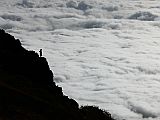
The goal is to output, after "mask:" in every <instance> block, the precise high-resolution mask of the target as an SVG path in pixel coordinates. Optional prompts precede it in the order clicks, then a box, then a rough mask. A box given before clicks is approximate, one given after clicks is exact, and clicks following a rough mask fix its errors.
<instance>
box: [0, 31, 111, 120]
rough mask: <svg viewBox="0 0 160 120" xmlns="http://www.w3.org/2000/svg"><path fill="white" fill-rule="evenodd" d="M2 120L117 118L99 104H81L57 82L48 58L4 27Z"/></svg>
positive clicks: (0, 43)
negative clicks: (27, 45)
mask: <svg viewBox="0 0 160 120" xmlns="http://www.w3.org/2000/svg"><path fill="white" fill-rule="evenodd" d="M0 120H113V119H112V118H111V115H110V114H109V113H108V112H106V111H103V110H100V109H99V108H98V107H93V106H83V107H80V108H79V105H78V103H77V102H76V101H75V100H73V99H70V98H68V97H67V96H64V95H63V93H62V89H61V88H60V87H58V86H56V85H55V82H54V81H53V73H52V71H51V70H50V68H49V66H48V62H47V60H46V58H44V57H40V56H39V55H38V54H37V53H36V52H34V51H28V50H26V49H24V48H23V47H22V46H21V43H20V41H19V40H18V39H15V38H14V37H13V36H11V35H10V34H8V33H5V31H4V30H0Z"/></svg>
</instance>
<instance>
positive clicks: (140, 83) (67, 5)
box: [0, 0, 160, 120]
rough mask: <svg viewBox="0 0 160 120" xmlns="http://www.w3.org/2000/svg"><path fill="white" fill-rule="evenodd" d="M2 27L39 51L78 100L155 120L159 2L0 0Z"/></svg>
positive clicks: (120, 116)
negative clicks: (41, 50)
mask: <svg viewBox="0 0 160 120" xmlns="http://www.w3.org/2000/svg"><path fill="white" fill-rule="evenodd" d="M0 28H1V29H5V30H6V31H7V32H8V33H10V34H12V35H14V36H15V37H16V38H17V39H20V40H21V42H22V45H23V46H24V47H25V48H27V49H29V50H35V51H36V52H39V50H40V49H43V56H45V57H46V58H47V60H48V62H49V66H50V68H51V69H52V70H53V72H54V80H55V82H56V84H57V85H59V86H61V87H62V89H63V92H64V94H65V95H68V96H69V97H70V98H73V99H75V100H76V101H77V102H78V103H79V104H80V105H96V106H99V107H100V108H102V109H105V110H107V111H109V112H110V113H111V114H112V116H113V117H114V118H116V119H117V120H159V119H160V87H159V86H160V34H159V31H160V1H159V0H83V1H82V0H14V1H11V0H1V1H0Z"/></svg>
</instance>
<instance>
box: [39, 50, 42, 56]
mask: <svg viewBox="0 0 160 120" xmlns="http://www.w3.org/2000/svg"><path fill="white" fill-rule="evenodd" d="M39 55H40V57H42V49H40V50H39Z"/></svg>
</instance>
